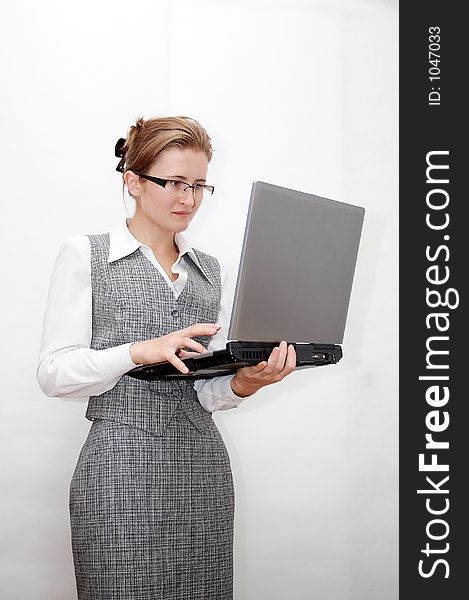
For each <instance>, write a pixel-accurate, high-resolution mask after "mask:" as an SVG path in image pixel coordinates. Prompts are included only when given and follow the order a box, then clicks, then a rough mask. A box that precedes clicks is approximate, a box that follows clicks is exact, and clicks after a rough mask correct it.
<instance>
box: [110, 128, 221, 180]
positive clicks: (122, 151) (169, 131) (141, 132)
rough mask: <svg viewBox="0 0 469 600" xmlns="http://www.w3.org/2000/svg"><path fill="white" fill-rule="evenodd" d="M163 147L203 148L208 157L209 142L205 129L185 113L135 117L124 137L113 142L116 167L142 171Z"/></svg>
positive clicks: (209, 154) (209, 155) (119, 169)
mask: <svg viewBox="0 0 469 600" xmlns="http://www.w3.org/2000/svg"><path fill="white" fill-rule="evenodd" d="M167 148H191V149H193V150H198V151H201V152H205V154H206V155H207V159H208V160H209V161H210V159H211V158H212V142H211V140H210V137H209V136H208V134H207V132H206V131H205V129H204V128H203V127H202V125H200V123H198V122H197V121H195V120H194V119H191V118H189V117H156V118H154V119H147V120H145V119H142V118H139V119H137V121H136V123H135V125H132V126H131V127H130V128H129V131H128V133H127V139H126V140H123V139H120V140H119V141H118V142H117V144H116V150H115V153H116V156H119V157H121V161H120V163H119V165H118V167H117V170H118V171H121V172H122V173H123V174H124V173H125V172H126V171H134V172H135V173H145V172H146V171H147V170H148V169H149V168H150V167H151V165H152V164H153V163H154V162H155V160H156V159H157V157H158V155H159V154H160V152H162V151H163V150H166V149H167Z"/></svg>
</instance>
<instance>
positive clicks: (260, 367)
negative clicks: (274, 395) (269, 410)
mask: <svg viewBox="0 0 469 600" xmlns="http://www.w3.org/2000/svg"><path fill="white" fill-rule="evenodd" d="M295 367H296V352H295V349H294V347H293V346H292V345H290V346H288V348H287V342H280V346H276V347H275V348H274V349H273V350H272V352H271V353H270V356H269V359H268V361H267V362H266V361H262V362H260V363H258V364H257V365H254V366H252V367H243V368H242V369H238V370H237V372H236V375H235V376H234V377H233V379H232V380H231V389H232V390H233V392H234V393H235V394H236V395H237V396H241V397H242V398H243V397H245V396H250V395H251V394H254V392H257V390H259V389H260V388H261V387H264V386H265V385H270V384H271V383H277V382H278V381H282V379H283V378H284V377H286V376H287V375H289V374H290V373H292V372H293V371H294V370H295Z"/></svg>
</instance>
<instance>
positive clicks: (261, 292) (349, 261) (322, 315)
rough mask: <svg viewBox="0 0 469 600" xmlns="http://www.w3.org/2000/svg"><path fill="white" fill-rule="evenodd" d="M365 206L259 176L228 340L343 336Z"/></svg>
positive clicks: (335, 338) (337, 340) (313, 339)
mask: <svg viewBox="0 0 469 600" xmlns="http://www.w3.org/2000/svg"><path fill="white" fill-rule="evenodd" d="M364 213H365V209H364V208H362V207H360V206H354V205H351V204H344V203H343V202H336V201H335V200H328V199H327V198H321V197H319V196H315V195H313V194H306V193H303V192H298V191H295V190H290V189H288V188H284V187H279V186H276V185H272V184H269V183H264V182H262V181H255V182H254V183H253V186H252V191H251V201H250V205H249V211H248V216H247V222H246V229H245V233H244V241H243V249H242V252H241V260H240V266H239V270H238V279H237V284H236V291H235V297H234V304H233V310H232V313H231V322H230V328H229V331H228V339H229V340H243V341H280V340H287V341H291V342H317V343H325V344H329V343H330V344H340V343H342V341H343V337H344V330H345V322H346V318H347V311H348V306H349V300H350V293H351V290H352V281H353V274H354V271H355V264H356V260H357V254H358V246H359V242H360V235H361V230H362V225H363V218H364Z"/></svg>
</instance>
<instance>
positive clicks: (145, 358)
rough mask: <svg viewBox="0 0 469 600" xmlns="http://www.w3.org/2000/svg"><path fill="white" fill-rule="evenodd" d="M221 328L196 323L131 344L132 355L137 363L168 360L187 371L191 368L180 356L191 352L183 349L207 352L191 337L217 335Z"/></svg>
mask: <svg viewBox="0 0 469 600" xmlns="http://www.w3.org/2000/svg"><path fill="white" fill-rule="evenodd" d="M219 329H220V326H219V325H213V324H212V323H196V324H195V325H191V326H190V327H186V328H185V329H179V330H178V331H173V333H168V335H163V336H162V337H159V338H154V339H151V340H145V341H144V342H135V343H133V344H132V345H131V346H130V357H131V358H132V360H133V361H134V363H135V364H141V365H152V364H154V363H158V362H163V361H165V360H167V361H168V362H170V363H171V364H172V365H174V366H175V367H176V369H178V371H181V373H187V372H188V370H189V369H188V368H187V367H186V365H185V364H184V363H183V362H182V360H180V358H178V356H182V358H186V357H187V356H188V355H189V353H188V352H184V351H183V350H181V349H182V348H191V349H192V350H195V352H196V353H199V354H202V353H203V352H207V349H206V348H204V347H203V346H202V344H199V342H196V341H195V340H193V339H191V338H193V337H195V336H197V335H215V334H216V333H217V331H218V330H219ZM191 354H192V353H191Z"/></svg>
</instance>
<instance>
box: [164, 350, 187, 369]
mask: <svg viewBox="0 0 469 600" xmlns="http://www.w3.org/2000/svg"><path fill="white" fill-rule="evenodd" d="M168 362H170V363H171V364H172V365H174V366H175V367H176V369H177V370H178V371H181V373H188V371H189V369H188V368H187V367H186V365H185V364H184V363H183V362H182V360H180V359H179V358H178V357H177V356H176V355H175V354H171V355H170V356H168Z"/></svg>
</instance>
